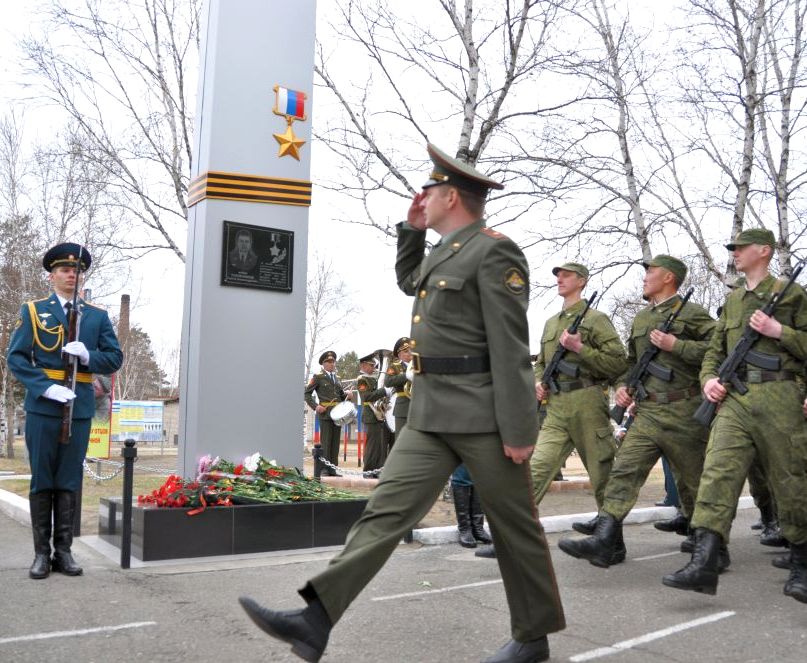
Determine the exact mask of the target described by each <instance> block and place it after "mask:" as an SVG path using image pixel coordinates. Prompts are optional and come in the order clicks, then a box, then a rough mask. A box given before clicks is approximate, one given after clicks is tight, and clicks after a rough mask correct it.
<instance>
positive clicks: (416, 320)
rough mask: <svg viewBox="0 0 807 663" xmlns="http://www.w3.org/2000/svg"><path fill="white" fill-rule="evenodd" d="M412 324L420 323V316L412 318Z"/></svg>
mask: <svg viewBox="0 0 807 663" xmlns="http://www.w3.org/2000/svg"><path fill="white" fill-rule="evenodd" d="M412 322H415V323H418V322H420V316H419V315H416V316H415V317H414V318H412Z"/></svg>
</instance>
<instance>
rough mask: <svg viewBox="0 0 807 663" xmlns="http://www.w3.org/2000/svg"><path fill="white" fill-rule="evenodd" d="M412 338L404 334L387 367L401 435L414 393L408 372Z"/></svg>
mask: <svg viewBox="0 0 807 663" xmlns="http://www.w3.org/2000/svg"><path fill="white" fill-rule="evenodd" d="M410 342H411V341H410V338H409V337H408V336H402V337H401V338H399V339H398V340H397V341H395V345H394V346H393V348H392V354H393V355H395V360H394V361H393V362H392V364H390V367H389V368H388V369H387V378H386V382H385V383H384V384H385V385H386V386H387V387H392V388H394V389H395V407H394V408H393V410H392V414H393V416H394V417H395V434H396V435H400V433H401V429H402V428H403V427H404V426H405V425H406V419H407V417H408V416H409V401H410V398H411V393H412V381H411V380H410V379H409V377H407V375H406V372H407V369H408V368H409V365H410V364H411V363H412V346H411V345H410Z"/></svg>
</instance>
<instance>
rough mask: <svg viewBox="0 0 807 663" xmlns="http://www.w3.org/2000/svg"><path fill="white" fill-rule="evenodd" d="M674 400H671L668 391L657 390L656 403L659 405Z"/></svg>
mask: <svg viewBox="0 0 807 663" xmlns="http://www.w3.org/2000/svg"><path fill="white" fill-rule="evenodd" d="M671 402H672V401H671V400H670V395H669V394H668V393H666V392H663V391H661V392H657V393H656V403H658V404H659V405H669V404H670V403H671Z"/></svg>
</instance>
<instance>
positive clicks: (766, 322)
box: [748, 311, 782, 338]
mask: <svg viewBox="0 0 807 663" xmlns="http://www.w3.org/2000/svg"><path fill="white" fill-rule="evenodd" d="M748 323H749V324H750V325H751V329H753V330H754V331H757V332H759V333H760V334H762V335H763V336H768V337H769V338H782V323H781V322H779V321H778V320H777V319H776V318H772V317H771V316H769V315H765V314H764V313H763V312H762V311H754V314H753V315H752V316H751V319H750V320H749V321H748Z"/></svg>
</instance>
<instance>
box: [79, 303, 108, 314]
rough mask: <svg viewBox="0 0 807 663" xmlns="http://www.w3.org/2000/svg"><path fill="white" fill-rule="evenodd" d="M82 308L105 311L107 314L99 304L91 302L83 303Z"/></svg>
mask: <svg viewBox="0 0 807 663" xmlns="http://www.w3.org/2000/svg"><path fill="white" fill-rule="evenodd" d="M81 304H82V306H89V307H90V308H94V309H97V310H98V311H104V312H105V313H106V309H105V308H102V307H101V306H98V305H97V304H90V302H82V303H81Z"/></svg>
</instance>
